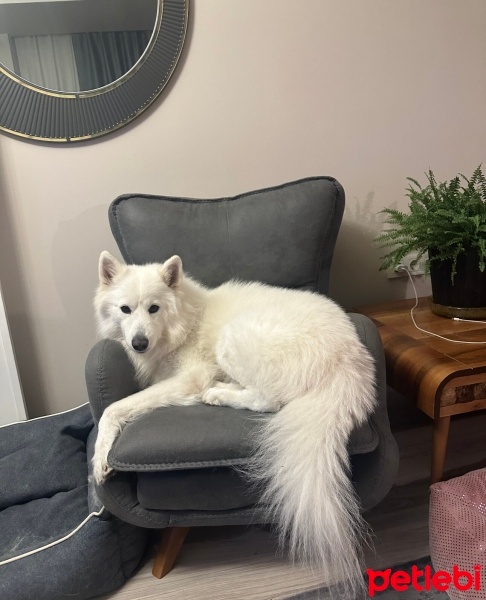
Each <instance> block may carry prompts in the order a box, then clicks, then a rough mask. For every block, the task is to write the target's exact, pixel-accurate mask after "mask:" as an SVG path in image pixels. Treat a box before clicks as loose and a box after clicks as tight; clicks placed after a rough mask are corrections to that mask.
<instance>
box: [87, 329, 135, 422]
mask: <svg viewBox="0 0 486 600" xmlns="http://www.w3.org/2000/svg"><path fill="white" fill-rule="evenodd" d="M85 375H86V386H87V388H88V396H89V403H90V405H91V412H92V413H93V418H94V420H95V422H96V423H98V421H99V420H100V418H101V415H102V414H103V411H104V410H105V409H106V408H107V407H108V406H109V405H110V404H112V403H113V402H117V401H118V400H121V399H122V398H126V397H127V396H131V395H132V394H135V393H136V392H138V391H140V386H139V384H138V382H137V380H136V378H135V369H134V367H133V365H132V363H131V362H130V359H129V358H128V356H127V353H126V352H125V349H124V348H123V346H122V345H121V344H120V343H119V342H115V341H114V340H108V339H106V340H101V341H99V342H98V343H97V344H96V345H95V346H93V348H92V349H91V351H90V353H89V354H88V358H87V359H86V368H85Z"/></svg>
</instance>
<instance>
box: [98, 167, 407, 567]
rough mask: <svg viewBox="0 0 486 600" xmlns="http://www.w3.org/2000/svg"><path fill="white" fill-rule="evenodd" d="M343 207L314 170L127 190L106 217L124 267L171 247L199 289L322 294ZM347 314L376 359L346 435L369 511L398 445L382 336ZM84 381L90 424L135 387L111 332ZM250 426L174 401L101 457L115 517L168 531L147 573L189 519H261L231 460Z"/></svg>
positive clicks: (235, 415)
mask: <svg viewBox="0 0 486 600" xmlns="http://www.w3.org/2000/svg"><path fill="white" fill-rule="evenodd" d="M343 210H344V192H343V189H342V187H341V185H340V184H339V183H338V182H337V181H336V180H335V179H333V178H331V177H312V178H307V179H303V180H300V181H296V182H292V183H287V184H285V185H281V186H277V187H273V188H269V189H264V190H259V191H255V192H250V193H246V194H241V195H239V196H235V197H233V198H221V199H215V200H194V199H187V198H170V197H164V196H149V195H142V194H128V195H124V196H121V197H119V198H117V199H116V200H115V201H114V202H113V203H112V204H111V206H110V209H109V219H110V224H111V228H112V231H113V234H114V236H115V239H116V241H117V243H118V246H119V248H120V251H121V253H122V255H123V257H124V259H125V261H126V262H127V263H147V262H162V261H164V260H165V259H167V258H168V257H170V256H172V255H173V254H179V255H180V256H181V257H182V260H183V263H184V268H185V270H186V271H187V272H188V273H189V274H191V275H192V276H193V277H194V278H196V279H197V280H199V281H201V282H202V283H204V284H206V285H207V286H217V285H219V284H221V283H223V282H224V281H227V280H228V279H231V278H238V279H241V280H249V281H253V280H258V281H263V282H264V283H268V284H271V285H277V286H283V287H291V288H300V289H306V290H314V291H317V292H319V293H321V294H327V293H328V286H329V271H330V266H331V260H332V255H333V252H334V246H335V242H336V238H337V235H338V231H339V227H340V224H341V219H342V214H343ZM350 316H351V319H352V320H353V323H354V324H355V326H356V329H357V331H358V332H359V335H360V337H361V339H362V341H363V342H364V343H365V344H366V346H367V347H368V349H369V350H370V352H371V353H372V355H373V356H374V358H375V361H376V367H377V394H378V406H377V409H376V411H375V412H374V414H373V415H372V416H371V418H370V419H369V421H368V422H367V423H365V424H364V425H362V426H361V427H359V428H357V429H356V430H355V431H354V432H353V434H352V436H351V438H350V440H349V453H350V456H351V461H352V477H353V482H354V485H355V487H356V490H357V493H358V495H359V498H360V500H361V504H362V508H363V510H364V511H366V510H368V509H370V508H371V507H373V506H374V505H376V504H377V503H378V502H380V500H382V498H383V497H384V496H385V495H386V494H387V493H388V491H389V490H390V488H391V486H392V484H393V481H394V478H395V476H396V471H397V467H398V451H397V446H396V443H395V440H394V438H393V436H392V434H391V432H390V426H389V422H388V415H387V408H386V385H385V368H384V356H383V349H382V345H381V340H380V337H379V335H378V332H377V330H376V328H375V326H374V325H373V323H372V322H371V321H370V320H369V319H367V318H366V317H364V316H362V315H355V314H352V315H350ZM86 380H87V386H88V392H89V398H90V403H91V407H92V412H93V415H94V418H95V421H96V422H97V421H99V419H100V417H101V415H102V413H103V410H104V409H105V408H106V407H107V406H108V405H109V404H111V403H112V402H116V401H117V400H120V399H121V398H124V397H126V396H129V395H131V394H133V393H135V392H137V391H138V389H139V388H138V385H137V382H136V381H135V377H134V370H133V367H132V365H131V363H130V361H129V359H128V357H127V355H126V354H125V351H124V349H123V347H122V346H121V345H120V344H118V343H117V342H114V341H112V340H101V341H100V342H98V343H97V344H96V345H95V346H94V348H93V349H92V351H91V352H90V354H89V357H88V360H87V364H86ZM267 418H272V417H271V416H270V415H269V416H268V417H267ZM255 426H256V421H255V419H252V418H251V416H250V413H249V411H245V410H234V409H231V408H227V407H210V406H207V405H196V406H192V407H177V406H175V407H169V408H161V409H157V410H155V411H154V412H152V413H150V414H148V415H145V416H143V417H141V418H140V419H138V420H137V421H135V422H133V423H130V424H129V425H128V426H127V427H126V428H125V429H124V430H123V432H122V433H121V435H120V436H119V437H118V439H117V441H116V442H115V444H114V446H113V448H112V450H111V452H110V455H109V463H110V466H111V467H112V468H113V469H114V470H115V474H114V476H112V477H111V478H109V479H108V480H107V481H106V482H105V483H104V484H103V485H102V486H100V487H99V488H98V490H97V491H98V494H99V497H100V499H101V500H102V502H103V504H104V505H105V507H106V508H107V509H108V510H109V511H111V512H112V513H113V514H115V515H116V516H118V517H120V518H121V519H123V520H125V521H128V522H129V523H132V524H135V525H139V526H141V527H148V528H160V529H165V530H166V531H165V533H164V535H163V537H162V543H161V550H160V552H159V555H158V558H157V559H156V565H155V567H154V574H155V575H156V576H159V577H161V576H163V575H164V574H165V573H167V572H168V571H169V570H170V568H171V567H172V565H173V563H174V560H175V557H176V555H177V552H178V550H179V548H180V545H181V544H182V541H183V539H184V536H185V534H186V532H187V530H188V528H189V527H194V526H204V525H237V524H249V523H252V524H255V523H262V522H264V516H263V514H264V512H263V510H262V509H261V507H259V505H258V498H257V497H256V496H255V492H254V490H252V489H251V488H250V487H249V486H248V485H247V484H246V483H245V481H244V480H243V479H242V478H241V477H240V475H239V474H238V471H237V470H235V469H233V468H232V467H234V466H237V465H241V464H244V463H245V462H246V461H247V459H248V456H249V454H250V453H251V445H250V443H249V439H250V438H251V430H252V428H253V427H255Z"/></svg>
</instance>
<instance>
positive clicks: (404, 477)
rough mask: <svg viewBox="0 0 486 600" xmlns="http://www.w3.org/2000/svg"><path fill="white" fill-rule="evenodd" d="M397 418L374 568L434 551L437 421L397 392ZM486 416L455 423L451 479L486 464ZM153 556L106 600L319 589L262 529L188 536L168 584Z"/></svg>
mask: <svg viewBox="0 0 486 600" xmlns="http://www.w3.org/2000/svg"><path fill="white" fill-rule="evenodd" d="M390 420H391V422H392V429H393V431H394V434H395V437H396V439H397V442H398V445H399V448H400V458H401V461H400V471H399V475H398V478H397V481H396V485H395V486H394V487H393V488H392V490H391V492H390V493H389V495H388V496H387V498H386V499H385V500H384V501H383V502H382V503H381V504H380V505H379V506H378V507H376V508H375V509H373V510H372V511H371V512H370V513H368V514H367V519H368V522H369V523H370V525H371V526H372V528H373V531H374V535H375V541H374V546H375V547H374V551H373V552H372V551H369V552H368V553H367V558H366V562H367V565H368V566H369V567H375V568H378V567H382V566H385V565H392V564H397V563H400V562H404V561H409V560H413V559H417V558H419V557H421V556H425V555H427V554H428V553H429V550H428V494H429V492H428V489H429V484H428V479H427V477H428V473H429V465H430V448H431V435H432V427H431V421H430V420H429V419H428V418H427V417H425V416H424V415H422V414H421V413H419V411H417V410H416V409H415V408H413V407H411V406H410V404H409V403H408V402H406V401H405V400H404V399H402V398H400V397H398V396H395V395H394V394H391V398H390ZM485 432H486V411H483V412H481V413H475V414H469V415H466V416H461V417H456V418H453V419H452V423H451V430H450V437H449V447H448V454H447V459H446V471H447V474H448V475H450V476H454V475H458V474H461V473H464V472H466V471H467V470H472V469H475V468H480V467H485V466H486V460H485V458H486V453H485V450H484V448H485V441H486V433H485ZM151 568H152V564H151V557H150V556H147V559H146V560H145V561H144V563H143V565H142V567H141V569H140V570H139V571H138V573H137V574H136V575H135V576H134V577H133V578H132V579H131V580H130V581H128V582H127V583H126V584H125V585H124V586H123V587H122V588H121V589H120V590H118V591H117V592H115V593H112V594H109V595H108V596H103V599H102V600H146V599H149V598H150V599H155V598H160V599H162V598H163V600H230V599H242V598H245V600H278V599H284V598H288V597H289V596H292V595H294V594H297V593H299V592H304V591H306V590H309V589H313V588H315V587H318V586H319V585H320V584H321V583H322V577H320V576H319V573H317V572H316V573H313V572H311V571H310V570H308V569H304V568H301V567H294V566H292V565H290V564H289V563H288V562H287V561H286V560H285V558H284V557H282V556H279V555H278V553H277V552H276V547H275V541H274V539H273V536H272V534H271V533H270V532H269V531H267V530H265V529H261V528H258V527H250V528H245V527H214V528H197V529H192V530H191V531H190V532H189V535H188V537H187V538H186V542H185V543H184V546H183V548H182V550H181V553H180V555H179V558H178V561H177V563H176V566H175V567H174V569H173V570H172V571H171V572H170V573H169V574H168V575H167V576H166V577H164V578H163V579H162V580H157V579H155V578H154V577H153V576H152V574H151Z"/></svg>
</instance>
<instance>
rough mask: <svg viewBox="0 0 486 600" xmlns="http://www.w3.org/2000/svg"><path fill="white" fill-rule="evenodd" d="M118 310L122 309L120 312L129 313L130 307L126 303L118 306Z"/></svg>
mask: <svg viewBox="0 0 486 600" xmlns="http://www.w3.org/2000/svg"><path fill="white" fill-rule="evenodd" d="M120 310H121V311H122V313H125V314H126V315H129V314H130V313H131V312H132V310H131V308H130V307H129V306H126V305H124V306H120Z"/></svg>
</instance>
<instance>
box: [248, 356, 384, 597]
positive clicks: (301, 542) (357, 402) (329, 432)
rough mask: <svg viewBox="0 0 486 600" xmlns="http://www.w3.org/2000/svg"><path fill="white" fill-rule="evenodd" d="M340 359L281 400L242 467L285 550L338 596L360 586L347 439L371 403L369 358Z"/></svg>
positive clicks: (359, 531) (361, 531) (362, 528)
mask: <svg viewBox="0 0 486 600" xmlns="http://www.w3.org/2000/svg"><path fill="white" fill-rule="evenodd" d="M361 360H362V361H364V362H365V363H366V364H361V365H359V364H356V363H355V364H353V365H352V366H351V365H349V366H350V368H349V369H347V368H346V365H343V364H341V365H340V367H339V368H336V369H335V370H334V374H333V375H330V376H329V375H328V376H327V377H326V378H325V379H323V381H322V382H321V384H320V385H319V390H318V391H313V392H312V394H307V395H306V396H304V397H301V398H297V399H295V400H293V401H291V402H290V403H289V404H287V405H286V406H284V407H283V408H282V409H281V410H280V411H279V412H278V413H276V414H275V415H274V416H272V418H270V419H269V420H268V422H267V423H266V424H265V425H264V426H263V427H262V429H261V431H260V432H259V439H258V451H257V454H256V456H255V459H254V461H253V462H252V464H251V466H250V468H249V475H250V476H251V477H252V478H253V479H254V480H255V479H256V480H257V481H260V482H261V483H263V486H262V490H263V491H262V503H263V505H265V506H268V510H269V518H270V520H271V521H272V522H273V523H275V524H276V526H277V529H278V532H279V538H280V542H281V544H282V545H284V546H286V547H287V548H288V550H289V553H290V556H291V557H292V558H293V559H296V560H298V561H303V562H305V563H307V564H310V565H313V566H315V567H316V568H323V567H324V568H325V569H326V572H327V573H328V576H329V579H330V581H332V582H334V583H337V584H338V587H337V591H338V592H339V591H340V592H341V593H342V594H345V597H346V598H355V597H356V596H357V595H359V594H360V593H361V592H362V589H363V586H364V583H365V580H364V575H363V570H362V545H363V541H365V540H366V541H368V540H367V538H368V534H367V526H366V524H365V522H364V520H363V518H362V516H361V514H360V507H359V501H358V499H357V497H356V493H355V491H354V488H353V485H352V483H351V481H350V479H349V456H348V451H347V442H348V438H349V434H350V433H351V431H352V429H353V427H354V426H355V425H356V424H358V423H361V422H363V421H364V419H366V417H367V415H368V414H369V413H370V411H371V410H372V408H373V405H374V398H375V394H374V377H373V371H374V369H373V367H372V364H371V359H370V358H369V357H368V355H367V354H366V353H364V355H363V356H362V357H361Z"/></svg>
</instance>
